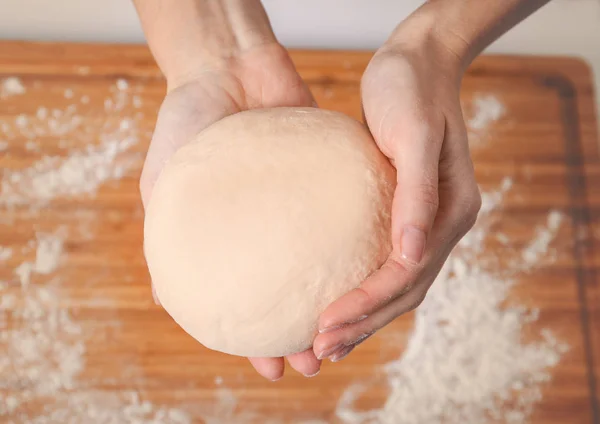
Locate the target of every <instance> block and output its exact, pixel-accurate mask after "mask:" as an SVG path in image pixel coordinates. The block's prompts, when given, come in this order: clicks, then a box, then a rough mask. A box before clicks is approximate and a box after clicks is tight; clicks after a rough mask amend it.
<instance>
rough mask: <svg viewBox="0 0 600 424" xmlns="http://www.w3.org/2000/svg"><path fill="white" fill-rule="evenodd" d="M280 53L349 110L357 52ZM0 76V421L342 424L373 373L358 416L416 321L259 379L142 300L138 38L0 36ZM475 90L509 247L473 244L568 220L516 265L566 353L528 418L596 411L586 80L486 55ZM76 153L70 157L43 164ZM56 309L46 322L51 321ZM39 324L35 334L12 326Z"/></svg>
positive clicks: (530, 300) (598, 314)
mask: <svg viewBox="0 0 600 424" xmlns="http://www.w3.org/2000/svg"><path fill="white" fill-rule="evenodd" d="M292 56H293V59H294V61H295V63H296V64H297V66H298V69H299V71H300V73H301V74H302V76H303V77H304V78H305V79H306V81H307V82H308V83H309V85H310V88H311V89H312V91H313V93H314V95H315V97H316V99H317V101H318V103H319V105H320V107H323V108H327V109H335V110H339V111H342V112H345V113H347V114H349V115H351V116H354V117H356V118H357V119H360V117H361V110H360V100H359V82H360V77H361V74H362V72H363V70H364V68H365V66H366V65H367V63H368V60H369V58H370V53H367V52H324V51H294V52H293V53H292ZM9 77H18V81H17V80H9V83H6V84H7V86H6V87H5V89H4V94H2V91H0V142H3V143H4V145H3V149H4V150H3V151H1V152H0V168H1V169H3V172H4V175H3V181H7V178H8V177H7V176H8V175H9V174H10V175H17V177H14V180H15V181H12V182H11V183H10V184H12V185H11V187H13V189H14V190H17V195H16V197H15V196H13V197H12V203H10V204H9V203H7V202H6V201H4V202H0V246H4V247H5V248H9V249H12V251H11V252H12V254H11V255H10V256H9V257H8V255H7V257H5V258H4V259H3V260H2V261H0V281H3V282H4V283H3V285H1V286H0V296H3V297H4V298H5V299H9V298H11V299H13V300H14V299H16V300H14V301H13V302H12V303H11V304H10V305H9V304H8V303H9V302H5V303H4V304H3V303H2V302H1V299H0V331H2V332H4V333H5V334H8V333H10V332H11V331H12V332H13V333H11V334H12V335H13V336H14V337H13V339H11V340H8V341H7V339H6V338H5V339H2V338H0V349H3V350H4V351H5V352H6V355H5V358H8V361H6V360H5V362H4V366H2V362H1V361H0V372H1V373H2V375H0V400H2V397H3V398H4V401H5V405H4V408H5V410H4V412H2V409H0V422H14V423H21V422H27V420H31V419H33V418H36V417H37V418H38V419H39V421H37V422H61V423H63V422H64V423H66V422H90V423H93V422H111V423H112V422H115V423H120V422H157V423H162V422H164V423H180V422H181V423H183V422H189V421H191V422H210V423H247V422H252V423H253V422H256V423H267V422H286V423H287V422H290V423H291V422H293V423H300V422H305V423H308V422H314V423H317V422H319V423H320V422H325V423H330V422H342V421H341V418H340V417H337V416H336V414H335V410H336V405H337V403H338V401H339V399H340V396H342V394H343V393H344V392H345V390H346V389H347V388H348V387H350V386H351V385H353V384H356V383H357V382H359V383H360V382H366V381H369V382H372V381H375V383H370V385H369V389H368V391H367V392H366V393H363V394H362V395H361V397H360V399H359V401H358V402H357V408H358V409H360V410H367V409H372V408H378V407H381V405H383V403H384V402H385V400H386V398H387V396H388V394H389V391H390V389H389V387H387V383H386V379H385V378H383V377H384V376H383V374H384V372H383V365H384V364H386V363H388V362H390V361H392V360H394V359H397V358H398V357H400V355H401V354H402V352H403V349H404V347H405V346H406V343H407V340H408V339H409V337H410V334H411V331H412V328H413V317H414V316H413V314H409V315H407V316H405V317H402V318H400V319H398V320H397V321H395V322H394V323H393V324H391V325H390V326H388V327H387V328H386V329H384V330H382V331H381V332H379V333H378V334H377V335H376V336H375V337H373V338H372V339H370V340H368V341H367V342H365V343H364V344H362V345H361V346H360V347H359V348H358V349H357V350H356V351H355V352H354V353H353V354H352V355H350V356H349V357H348V358H347V359H346V360H344V361H342V362H340V363H338V364H329V363H325V364H324V366H323V369H322V371H321V374H320V375H319V376H318V377H316V378H313V379H306V378H303V377H302V376H299V375H298V374H296V373H295V372H293V371H289V370H288V372H287V374H286V377H285V378H284V379H283V380H280V381H279V382H276V383H271V382H268V381H265V380H263V379H262V378H259V377H258V376H257V375H256V374H255V372H254V371H253V370H252V368H251V367H250V366H249V364H248V363H247V362H246V361H245V360H244V359H243V358H237V357H231V356H226V355H222V354H219V353H215V352H210V351H208V350H206V349H204V348H203V347H202V346H200V345H199V344H198V343H196V342H195V341H194V340H192V339H191V338H190V337H188V336H187V335H186V334H185V333H184V332H183V331H182V330H181V329H180V328H178V326H177V325H176V324H174V323H173V322H172V321H171V320H170V318H169V317H168V315H167V314H166V313H165V312H164V311H162V310H161V308H159V307H157V306H155V305H154V303H153V301H152V297H151V294H150V288H149V278H148V274H147V271H146V267H145V262H144V258H143V254H142V222H143V211H142V208H141V205H140V199H139V195H138V190H137V181H138V177H139V173H140V171H141V166H142V163H143V155H144V153H145V151H146V149H147V146H148V142H149V139H150V137H151V133H152V130H153V124H154V121H155V118H156V113H157V110H158V107H159V106H160V102H161V99H162V97H163V95H164V90H165V85H164V81H163V80H162V78H161V76H160V73H159V71H158V69H157V68H156V66H155V64H154V61H153V59H152V57H151V56H150V54H149V52H148V50H147V49H146V47H142V46H130V45H119V46H116V45H108V46H107V45H73V44H35V43H20V42H2V43H0V81H2V80H4V81H6V79H7V78H9ZM6 84H5V85H6ZM21 86H22V88H23V89H21ZM486 98H488V99H489V98H491V99H497V100H499V101H500V102H501V104H502V105H503V108H504V109H505V113H504V115H503V116H502V117H500V118H499V119H497V120H495V119H494V120H493V122H491V123H490V124H489V125H488V126H487V127H486V128H484V130H485V131H483V130H482V129H481V128H479V129H477V128H475V129H473V128H472V131H471V137H472V140H471V141H472V142H473V143H474V144H473V157H474V161H475V165H476V172H477V177H478V181H479V182H480V184H481V187H482V189H483V190H484V191H485V190H492V189H494V188H497V187H499V186H501V185H502V181H503V180H504V179H505V178H506V177H509V178H510V179H511V181H512V187H511V188H510V190H509V191H508V192H507V193H505V196H504V199H503V202H502V207H501V209H498V210H497V211H495V212H494V213H495V214H496V218H497V219H496V221H495V224H494V226H493V227H492V228H491V229H490V231H492V232H494V233H496V234H503V235H504V236H505V237H508V238H509V239H510V243H509V244H504V245H503V244H501V243H489V244H486V247H485V249H486V250H487V251H488V252H489V253H490V254H491V255H492V256H494V255H496V256H497V257H503V256H504V255H509V254H511V252H515V251H517V252H521V251H522V250H523V247H524V246H525V245H526V244H527V243H528V240H529V239H531V238H532V237H533V236H534V232H535V228H536V226H537V225H538V224H539V223H544V222H546V219H547V216H548V212H549V211H550V210H557V211H559V212H560V213H562V214H563V216H564V219H563V223H562V225H561V227H560V231H558V233H557V235H556V237H555V238H554V239H553V240H552V242H551V248H552V249H553V251H554V252H555V253H554V259H553V260H548V261H545V262H544V263H543V264H541V265H540V266H538V267H536V268H535V269H533V270H528V271H527V272H522V273H519V274H518V275H517V277H516V285H515V288H514V290H513V291H512V294H511V299H517V300H518V301H519V302H520V303H521V304H524V305H527V306H530V307H536V308H539V309H540V316H539V320H538V321H536V322H535V323H533V324H531V325H530V328H529V330H528V331H529V332H530V333H531V334H532V335H535V334H538V333H539V332H540V330H541V329H543V328H549V329H550V330H551V331H552V332H553V334H554V335H555V336H556V338H557V339H559V340H560V341H562V342H565V343H567V344H568V345H569V350H568V352H566V353H565V354H564V355H563V357H562V359H561V361H560V362H559V363H558V365H557V366H556V367H555V368H553V369H552V370H551V371H550V374H551V376H552V379H551V381H549V382H547V383H544V384H543V385H542V395H543V398H542V399H541V401H540V402H538V403H537V404H536V406H535V408H534V411H533V414H532V415H531V419H530V421H527V422H532V423H591V422H600V421H599V420H600V415H599V397H598V388H597V381H598V377H600V287H599V280H598V266H599V265H600V244H599V242H598V239H599V236H600V162H599V155H598V143H597V139H596V121H595V113H594V99H593V92H592V81H591V76H590V72H589V70H588V68H587V67H586V66H585V64H583V63H582V62H581V61H579V60H575V59H567V58H546V59H542V58H518V57H482V58H480V59H478V60H477V61H476V62H475V63H474V64H473V65H472V66H471V68H470V69H469V71H468V74H467V76H466V78H465V81H464V85H463V90H462V101H463V104H464V109H465V114H466V115H467V116H470V115H472V114H473V113H475V111H474V108H475V107H476V99H480V100H481V99H484V100H485V99H486ZM53 120H54V121H53ZM2 122H4V126H2ZM52 122H54V123H52ZM473 125H475V124H473ZM477 126H479V127H480V126H481V122H479V124H477ZM101 134H104V135H103V136H101ZM128 137H131V143H123V140H124V139H128ZM88 145H91V146H95V147H94V148H92V150H89V148H88V147H86V146H88ZM86 149H88V150H86ZM94 149H95V150H94ZM111 149H112V150H111ZM73 152H79V153H78V154H79V155H80V156H77V158H78V160H79V162H77V164H78V165H77V166H78V168H77V167H76V169H74V170H73V171H72V172H71V173H70V174H69V173H68V172H67V171H69V170H68V169H66V168H64V167H63V168H60V169H61V173H53V171H52V170H53V169H57V167H59V166H61V164H64V162H63V161H64V160H65V159H66V158H67V157H69V155H71V156H72V155H73ZM86 152H87V153H86ZM86 154H87V155H88V156H85V155H86ZM82 155H83V156H82ZM84 156H85V158H88V157H89V160H88V162H85V160H83V159H82V158H83V157H84ZM44 157H54V158H55V159H46V162H44V159H43V158H44ZM52 160H55V161H57V162H52ZM86 160H87V159H86ZM36 163H38V164H39V163H41V165H39V166H38V165H35V164H36ZM36 166H37V168H36ZM32 167H34V168H32ZM27 169H34V170H35V172H37V174H35V175H41V177H38V179H37V180H36V179H35V177H34V176H32V175H33V174H32V173H31V172H33V171H24V170H27ZM27 172H29V173H27ZM78 172H79V173H78ZM65 178H66V180H65ZM32 181H33V182H32ZM61 184H62V185H61ZM61 187H62V188H61ZM64 187H67V188H64ZM14 190H13V191H14ZM19 190H21V192H19ZM19 193H20V194H19ZM23 193H25V194H23ZM13 194H14V193H13ZM1 196H2V195H0V197H1ZM40 198H41V199H42V200H40ZM44 234H50V235H54V237H55V239H59V240H61V241H62V248H61V252H62V254H61V255H60V257H59V259H58V262H57V263H55V264H51V266H48V267H46V268H44V265H43V264H41V265H40V264H37V263H36V262H35V256H36V251H35V250H36V246H37V249H38V250H37V254H38V255H41V253H40V250H39V249H40V248H39V246H40V245H41V244H42V241H41V240H42V239H43V238H44V237H45V236H44ZM57 234H58V235H57ZM36 235H37V236H36ZM0 253H1V251H0ZM42 253H43V252H42ZM0 257H1V255H0ZM55 259H56V257H55ZM27 261H29V262H28V263H29V264H30V265H31V266H30V268H31V267H33V271H32V272H31V276H30V280H31V282H30V284H29V286H28V287H27V288H24V287H23V285H22V283H23V274H18V272H16V271H15V270H16V269H18V267H19V265H20V264H22V263H23V262H27ZM32 264H33V265H32ZM44 287H47V288H48V290H52V291H51V294H50V295H48V293H46V294H45V295H44V296H46V297H43V296H42V294H43V293H42V292H40V291H36V290H39V289H40V288H44ZM11 296H12V297H11ZM48 296H50V297H52V296H53V297H52V298H51V299H50V300H44V299H47V297H48ZM28 299H30V300H31V299H37V300H36V302H37V303H35V304H34V307H38V306H39V307H40V308H42V309H41V310H42V312H41V313H40V314H39V316H38V317H36V316H35V314H33V315H34V316H33V318H32V316H31V314H29V315H27V316H23V315H22V314H21V315H19V313H18V312H16V311H17V310H18V309H19V308H21V310H27V308H28V306H27V301H28ZM51 301H52V302H54V303H52V304H51ZM44 302H45V303H44ZM36 305H37V306H36ZM40 305H41V306H40ZM30 306H31V305H30ZM44 308H45V309H44ZM49 311H50V312H49ZM61 311H64V313H65V314H66V315H60V314H61V313H63V312H61ZM56 316H60V317H62V318H60V319H58V321H57V322H59V325H54V326H52V325H49V322H50V321H51V320H52V319H54V318H52V317H56ZM61 320H63V321H61ZM39 322H41V324H40V325H42V324H43V326H42V327H40V328H42V330H39V331H38V330H36V329H33V330H31V329H27V328H24V327H27V326H28V325H29V326H31V325H32V323H39ZM36 325H37V324H36ZM46 326H47V327H46ZM15 331H16V332H15ZM67 336H68V337H67ZM11 337H12V336H11ZM532 337H533V336H532ZM19 340H30V341H32V342H33V344H34V345H35V346H33V347H29V349H30V350H31V349H33V350H34V351H35V352H37V353H36V354H35V355H33V356H32V359H31V361H34V360H37V361H44V360H46V362H48V363H44V366H43V367H41V368H39V369H38V371H37V374H35V373H33V374H32V375H29V374H28V375H25V374H26V373H25V374H24V372H25V371H27V370H31V369H33V368H35V367H33V366H32V363H31V361H29V362H27V361H28V359H27V358H25V359H23V358H20V357H19V355H15V352H17V353H19V352H21V353H22V355H21V356H26V354H27V352H28V350H27V349H24V348H23V347H22V346H17V344H18V341H19ZM57 346H58V347H57ZM11 349H12V350H11ZM19 349H21V350H19ZM36 349H37V350H36ZM30 350H29V351H30ZM0 355H2V351H0ZM69 355H70V356H69ZM50 359H52V361H50ZM515 360H516V359H515ZM23 361H25V362H23ZM49 361H50V362H52V363H50V362H49ZM61 364H62V365H61ZM61 367H62V368H61ZM69 367H71V368H72V370H71V371H69V369H70V368H69ZM24 375H25V377H24ZM61 378H62V379H64V381H63V380H61ZM374 379H375V380H374ZM54 380H56V384H54V383H53V381H54ZM2 381H4V382H5V383H4V385H2V383H1V382H2ZM7 382H8V383H7ZM42 383H44V384H49V387H50V389H48V390H46V391H44V390H45V389H44V387H46V386H44V385H43V384H42ZM28 393H29V395H28ZM31 393H33V395H31ZM27 396H29V397H27ZM9 403H10V404H11V405H12V406H11V405H8V404H9ZM1 404H2V403H1V402H0V405H1ZM7 405H8V406H7ZM7 408H10V412H9V410H8V409H7ZM103 413H105V415H102V414H103ZM40 417H45V419H46V421H42V420H41V418H40ZM73 417H75V418H73ZM140 417H142V418H143V419H142V418H140ZM136 418H137V419H138V420H139V421H135V419H136ZM111 420H112V421H111ZM152 420H154V421H152ZM186 420H187V421H186ZM311 420H312V421H311ZM497 422H503V421H497ZM424 424H427V423H424Z"/></svg>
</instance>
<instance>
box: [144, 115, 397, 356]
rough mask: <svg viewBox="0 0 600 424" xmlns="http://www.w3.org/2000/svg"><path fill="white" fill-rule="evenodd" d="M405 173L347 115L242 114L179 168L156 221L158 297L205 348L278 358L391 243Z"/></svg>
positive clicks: (150, 214)
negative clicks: (395, 199)
mask: <svg viewBox="0 0 600 424" xmlns="http://www.w3.org/2000/svg"><path fill="white" fill-rule="evenodd" d="M394 182H395V171H394V168H393V167H392V166H391V165H390V163H389V162H388V160H387V159H386V158H385V157H384V156H383V155H382V154H381V152H380V151H379V150H378V148H377V147H376V145H375V143H374V142H373V139H372V138H371V136H370V134H369V133H368V131H367V130H366V129H365V128H364V126H363V125H361V124H360V123H358V122H357V121H355V120H353V119H352V118H349V117H348V116H346V115H343V114H341V113H337V112H329V111H324V110H321V109H313V108H275V109H261V110H252V111H247V112H241V113H238V114H235V115H232V116H229V117H227V118H225V119H223V120H221V121H219V122H217V123H215V124H213V125H212V126H210V127H209V128H207V129H206V130H204V131H202V132H201V133H200V134H199V135H198V136H197V137H196V138H195V139H194V140H193V141H192V142H191V143H189V144H187V145H185V146H184V147H183V148H181V149H180V150H179V151H178V152H177V153H176V154H175V155H174V156H173V157H172V159H171V160H170V161H169V162H168V164H167V165H166V167H165V169H164V170H163V172H162V173H161V175H160V177H159V179H158V181H157V184H156V186H155V188H154V191H153V193H152V200H151V202H150V204H149V207H148V209H147V214H146V220H145V229H144V231H145V246H144V248H145V254H146V258H147V261H148V267H149V269H150V274H151V276H152V280H153V282H154V285H155V289H156V293H157V295H158V298H159V300H160V302H161V304H162V305H163V306H164V308H165V309H166V310H167V312H168V313H169V314H170V315H171V316H172V317H173V318H174V319H175V321H177V323H178V324H179V325H181V327H183V329H184V330H185V331H187V332H188V333H189V334H191V335H192V336H193V337H194V338H196V339H197V340H198V341H199V342H200V343H202V344H203V345H205V346H207V347H209V348H211V349H214V350H218V351H221V352H225V353H229V354H234V355H242V356H261V357H273V356H283V355H288V354H293V353H296V352H300V351H303V350H305V349H307V348H309V347H310V346H311V345H312V341H313V339H314V336H315V334H316V330H317V320H318V317H319V314H320V313H321V312H322V311H323V310H324V309H325V307H326V306H327V305H329V304H330V303H331V302H332V301H334V300H336V299H337V298H339V297H340V296H341V295H343V294H344V293H346V292H348V291H350V290H351V289H353V288H355V287H357V286H358V285H359V284H360V283H361V282H362V281H363V280H364V279H365V277H367V276H368V275H369V274H370V273H371V272H373V271H374V270H375V269H377V268H378V267H379V266H380V265H381V264H382V263H383V261H384V260H385V258H386V257H387V255H388V254H389V252H390V250H391V243H390V208H391V198H392V194H393V190H394V186H395V183H394Z"/></svg>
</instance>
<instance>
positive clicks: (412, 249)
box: [400, 225, 426, 264]
mask: <svg viewBox="0 0 600 424" xmlns="http://www.w3.org/2000/svg"><path fill="white" fill-rule="evenodd" d="M425 242H426V237H425V233H424V232H423V231H422V230H420V229H418V228H416V227H413V226H412V225H407V226H406V227H404V232H403V233H402V241H401V245H400V247H401V249H402V253H401V254H402V257H403V258H404V259H406V260H407V261H409V262H412V263H413V264H418V263H419V262H421V259H422V258H423V252H424V251H425Z"/></svg>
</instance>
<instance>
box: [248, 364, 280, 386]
mask: <svg viewBox="0 0 600 424" xmlns="http://www.w3.org/2000/svg"><path fill="white" fill-rule="evenodd" d="M248 360H249V361H250V363H251V364H252V366H253V367H254V369H255V370H256V372H258V373H259V374H260V375H262V376H263V377H264V378H266V379H267V380H270V381H277V380H279V379H280V378H281V377H283V371H284V369H285V363H284V361H283V358H248Z"/></svg>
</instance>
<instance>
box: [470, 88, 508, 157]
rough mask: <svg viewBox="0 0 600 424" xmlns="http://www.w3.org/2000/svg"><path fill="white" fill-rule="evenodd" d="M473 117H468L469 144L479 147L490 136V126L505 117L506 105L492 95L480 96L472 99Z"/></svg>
mask: <svg viewBox="0 0 600 424" xmlns="http://www.w3.org/2000/svg"><path fill="white" fill-rule="evenodd" d="M471 106H472V111H471V116H470V117H467V119H466V124H467V128H468V132H469V143H470V144H471V146H478V145H480V144H482V143H483V142H485V141H486V139H487V137H488V136H489V129H490V126H491V125H492V124H493V123H494V122H496V121H498V120H499V119H501V118H502V117H504V115H505V114H506V108H505V106H504V104H503V103H502V102H501V101H500V100H499V99H498V98H497V97H496V96H494V95H492V94H478V95H475V96H474V97H473V99H472V105H471Z"/></svg>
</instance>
